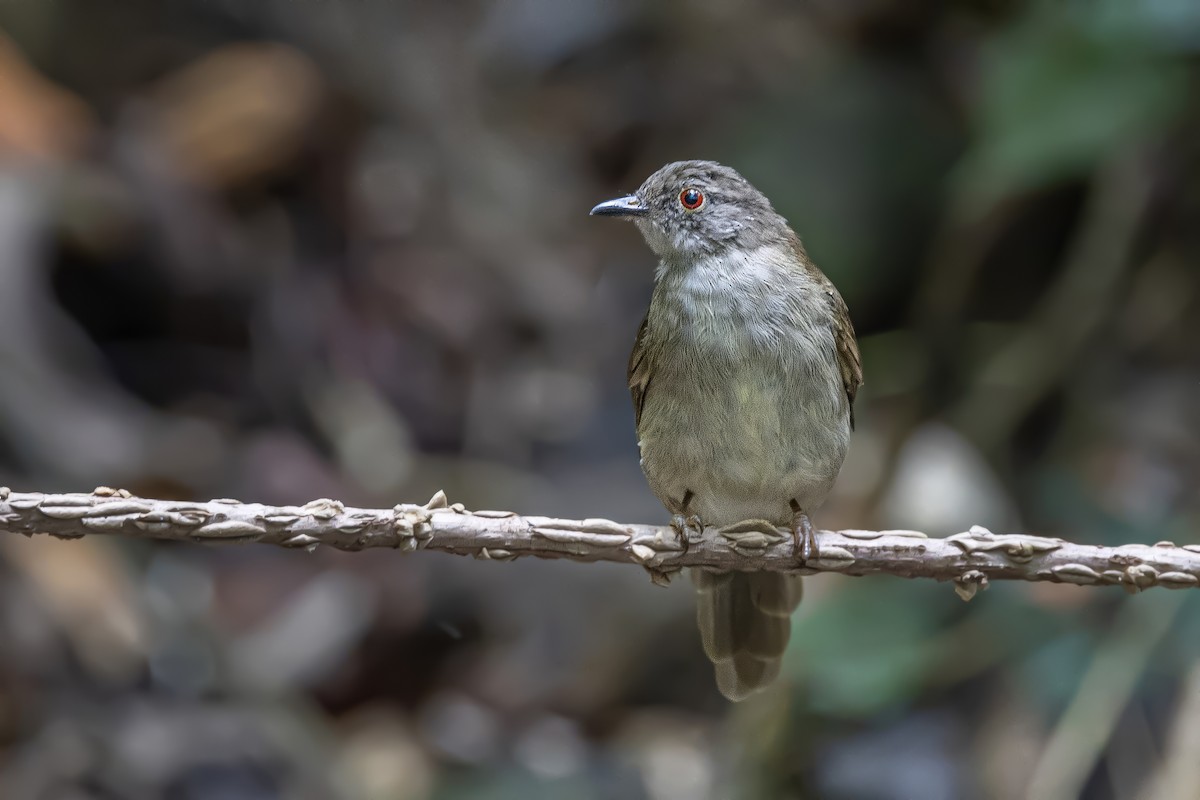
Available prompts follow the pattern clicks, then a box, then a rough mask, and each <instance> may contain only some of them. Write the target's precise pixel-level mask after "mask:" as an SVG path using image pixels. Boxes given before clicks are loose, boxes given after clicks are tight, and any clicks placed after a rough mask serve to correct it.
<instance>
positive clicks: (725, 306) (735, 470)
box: [592, 161, 862, 700]
mask: <svg viewBox="0 0 1200 800" xmlns="http://www.w3.org/2000/svg"><path fill="white" fill-rule="evenodd" d="M592 213H593V214H597V215H607V216H621V217H629V218H632V219H633V220H634V222H635V223H636V224H637V226H638V228H639V230H640V231H641V233H642V236H643V237H644V238H645V240H646V243H647V244H648V245H649V246H650V249H651V250H653V251H654V253H655V255H657V256H658V258H659V264H658V269H657V271H656V274H655V288H654V292H653V295H652V296H651V300H650V308H649V310H648V312H647V314H646V319H645V321H644V322H643V323H642V327H641V329H640V330H639V331H638V335H637V340H636V342H635V344H634V348H633V353H632V355H631V357H630V361H629V388H630V392H631V394H632V396H633V403H634V410H635V417H636V421H637V433H638V445H639V448H640V450H641V456H642V469H643V471H644V472H645V473H646V478H647V480H648V481H649V483H650V488H651V489H652V490H653V491H654V493H655V494H656V495H657V496H658V498H659V499H660V500H662V502H663V504H664V505H666V507H667V509H668V510H669V511H670V512H671V513H672V514H673V515H675V517H676V520H677V521H682V520H687V521H692V522H695V521H699V522H701V523H702V524H703V525H708V526H716V527H725V526H729V525H733V524H735V523H738V522H742V521H744V520H750V519H754V520H765V521H766V522H768V523H770V524H772V525H777V526H783V527H791V528H792V529H793V530H794V531H795V532H796V534H797V545H798V547H799V546H800V545H801V543H802V539H805V537H807V539H805V541H806V542H809V543H810V545H809V546H811V544H815V540H814V539H812V534H811V525H810V524H809V522H808V517H807V515H808V514H809V513H811V512H813V511H814V510H815V509H816V508H817V507H819V506H820V505H821V503H822V502H824V500H825V498H826V496H827V495H828V494H829V491H830V489H831V488H832V486H833V483H834V480H835V479H836V478H837V474H838V471H839V470H840V469H841V466H842V461H843V460H844V458H845V456H846V449H847V447H848V445H849V439H850V430H851V428H852V427H853V413H852V406H853V403H854V396H855V393H856V392H857V390H858V387H859V385H860V384H861V383H862V368H861V364H860V361H859V355H858V346H857V343H856V341H855V338H854V329H853V326H852V325H851V323H850V317H849V313H848V312H847V309H846V305H845V303H844V301H843V300H842V298H841V295H839V294H838V292H837V290H836V289H835V288H834V286H833V284H832V283H831V282H830V281H829V279H828V278H826V277H825V275H824V274H822V273H821V271H820V270H819V269H817V267H816V266H815V265H814V264H813V263H812V261H811V259H810V258H809V257H808V254H807V253H806V252H805V250H804V247H803V246H802V245H801V243H800V240H799V238H798V237H797V236H796V234H795V233H794V232H793V231H792V229H791V228H790V227H788V224H787V222H786V221H785V220H784V219H783V217H781V216H780V215H779V214H778V213H776V211H775V210H774V208H772V207H771V203H770V202H769V201H768V200H767V198H766V197H765V196H764V195H763V194H762V193H761V192H759V191H758V190H757V189H755V188H754V187H753V186H751V185H750V183H749V182H748V181H747V180H746V179H745V178H743V177H742V176H741V175H739V174H738V173H737V172H736V171H734V170H733V169H730V168H729V167H726V166H723V165H721V164H717V163H715V162H712V161H681V162H676V163H673V164H668V165H666V166H665V167H663V168H662V169H660V170H658V171H657V172H655V173H654V174H653V175H651V176H650V177H649V178H648V179H647V180H646V182H645V183H643V184H642V186H641V188H639V189H638V190H637V192H636V193H634V194H633V195H629V196H628V197H624V198H620V199H617V200H611V201H609V202H607V203H601V204H600V205H598V206H596V208H594V209H593V210H592ZM797 556H798V557H800V553H798V554H797ZM693 580H694V582H695V584H696V587H697V592H698V605H697V620H698V622H699V626H700V632H701V637H702V639H703V643H704V650H705V653H706V654H707V655H708V657H709V658H710V659H711V660H712V661H713V663H714V665H715V668H716V675H717V685H718V688H720V690H721V692H722V694H724V695H725V696H726V697H728V698H729V699H731V700H740V699H742V698H744V697H746V696H747V695H749V694H750V693H752V692H754V691H757V690H759V689H762V688H764V687H765V686H767V685H768V684H769V683H770V682H771V681H773V680H774V679H775V677H776V676H777V675H778V673H779V667H780V662H781V659H782V655H783V652H784V650H785V648H786V647H787V641H788V635H789V632H790V629H791V620H790V617H791V612H792V610H793V609H794V608H795V606H796V604H797V603H798V602H799V599H800V583H799V578H798V577H795V576H789V575H785V574H782V573H768V572H762V573H712V572H697V571H694V572H693Z"/></svg>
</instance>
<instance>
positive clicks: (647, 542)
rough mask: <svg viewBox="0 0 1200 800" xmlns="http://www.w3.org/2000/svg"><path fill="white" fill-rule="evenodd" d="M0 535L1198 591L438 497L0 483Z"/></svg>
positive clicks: (958, 542) (1077, 558) (1158, 561)
mask: <svg viewBox="0 0 1200 800" xmlns="http://www.w3.org/2000/svg"><path fill="white" fill-rule="evenodd" d="M0 532H8V533H23V534H25V535H27V536H32V535H33V534H35V533H48V534H50V535H52V536H58V537H61V538H75V537H79V536H85V535H88V534H107V535H110V536H127V537H134V538H143V539H172V540H177V541H190V542H208V543H232V542H261V543H265V544H275V545H282V546H284V547H300V548H306V549H309V550H312V549H315V548H316V547H317V546H319V545H328V546H330V547H336V548H338V549H339V550H362V549H365V548H368V547H391V548H396V549H399V550H403V551H413V550H441V551H443V552H447V553H454V554H456V555H470V556H474V557H476V558H484V559H490V560H493V561H507V560H510V559H513V558H517V557H520V556H537V557H539V558H567V559H571V560H573V561H615V562H620V563H627V564H637V565H640V566H642V567H645V568H646V569H647V570H648V571H649V572H650V574H651V577H652V578H653V579H654V580H655V582H656V583H665V582H666V581H667V580H669V579H670V577H671V576H672V575H673V574H675V573H677V572H678V571H679V570H680V569H682V568H683V567H709V568H713V569H722V570H772V571H778V572H796V573H798V574H812V573H814V572H837V573H841V574H844V575H877V574H878V575H884V574H886V575H896V576H900V577H904V578H933V579H934V580H939V581H953V582H954V584H955V591H957V592H958V593H959V596H961V597H962V598H963V599H964V600H969V599H970V598H971V597H972V596H974V594H975V592H976V590H977V589H978V588H979V587H981V586H983V587H986V586H987V583H988V581H989V580H1026V581H1051V582H1055V583H1075V584H1081V585H1117V586H1122V587H1124V588H1125V589H1126V590H1128V591H1130V592H1137V591H1140V590H1142V589H1148V588H1150V587H1152V586H1163V587H1166V588H1168V589H1186V588H1192V587H1196V586H1200V545H1195V544H1189V545H1184V546H1182V547H1179V546H1176V545H1174V544H1172V543H1170V542H1159V543H1157V544H1155V545H1143V544H1128V545H1122V546H1120V547H1097V546H1093V545H1082V544H1073V543H1071V542H1066V541H1063V540H1061V539H1048V538H1043V537H1040V536H1029V535H1025V534H1004V535H1001V534H993V533H991V532H990V531H988V530H987V529H985V528H982V527H979V526H975V527H972V528H971V530H969V531H965V532H963V533H956V534H954V535H953V536H948V537H946V538H944V539H934V538H929V537H927V536H926V535H925V534H923V533H918V532H916V531H857V530H845V531H821V532H820V533H819V539H820V554H821V557H820V558H819V559H817V560H814V561H810V562H809V563H808V564H806V565H805V566H804V567H803V568H797V561H796V558H795V556H794V554H793V550H792V538H791V534H790V533H789V532H787V531H781V530H778V529H776V528H774V527H773V526H770V525H768V524H767V523H765V522H762V523H754V522H747V523H741V524H739V525H735V526H730V527H728V528H723V529H714V528H709V529H706V530H705V532H704V535H703V536H702V537H698V538H696V539H694V540H692V541H690V542H689V544H688V547H687V548H684V547H682V546H681V545H680V543H679V539H678V537H677V535H676V533H675V531H674V530H672V529H671V528H670V527H660V526H654V525H627V524H623V523H618V522H611V521H609V520H606V519H585V520H567V519H555V518H552V517H524V516H518V515H517V514H514V513H512V512H508V511H474V512H471V511H467V510H466V509H464V508H463V507H462V505H461V504H457V503H456V504H454V505H450V504H448V503H447V501H446V496H445V494H443V493H442V492H438V493H437V494H436V495H434V496H433V499H431V500H430V501H429V502H428V503H426V504H424V505H408V504H402V505H398V506H396V507H394V508H390V509H363V508H349V507H346V506H343V505H342V504H341V503H339V502H337V501H335V500H314V501H313V502H311V503H307V504H306V505H303V506H265V505H261V504H258V503H241V502H238V501H236V500H212V501H209V502H207V503H189V502H179V501H174V500H147V499H143V498H140V497H133V496H131V495H130V494H129V493H128V492H126V491H124V490H119V489H109V488H107V487H101V488H98V489H96V491H95V492H93V493H92V494H41V493H36V492H30V493H22V492H12V491H10V490H9V489H7V488H3V487H0Z"/></svg>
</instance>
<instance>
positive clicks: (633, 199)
mask: <svg viewBox="0 0 1200 800" xmlns="http://www.w3.org/2000/svg"><path fill="white" fill-rule="evenodd" d="M648 213H650V210H649V209H648V208H646V207H645V206H644V205H642V201H641V200H639V199H638V196H637V195H636V194H631V195H628V196H626V197H618V198H617V199H616V200H605V201H604V202H603V203H601V204H600V205H598V206H596V207H595V208H593V209H592V211H591V216H593V217H644V216H646V214H648Z"/></svg>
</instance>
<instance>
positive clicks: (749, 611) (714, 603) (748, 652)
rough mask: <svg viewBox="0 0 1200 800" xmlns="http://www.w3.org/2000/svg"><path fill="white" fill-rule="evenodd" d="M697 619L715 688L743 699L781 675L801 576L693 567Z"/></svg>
mask: <svg viewBox="0 0 1200 800" xmlns="http://www.w3.org/2000/svg"><path fill="white" fill-rule="evenodd" d="M691 573H692V582H693V583H694V584H695V585H696V621H697V622H699V624H700V638H701V639H702V640H703V642H704V652H705V654H706V655H707V656H708V657H709V659H710V660H711V661H712V662H713V666H714V667H715V668H716V673H717V688H718V689H720V690H721V694H723V695H725V697H727V698H729V699H730V700H744V699H745V698H746V697H748V696H749V695H751V694H753V693H754V692H757V691H759V690H761V689H764V688H766V687H767V686H768V685H770V683H771V682H772V681H774V680H775V678H776V677H777V676H778V675H779V667H780V664H781V663H782V662H783V651H784V650H786V649H787V643H788V636H789V635H790V633H791V629H792V621H791V617H792V612H793V611H794V610H795V609H796V606H797V605H798V604H799V603H800V576H798V575H786V574H784V573H781V572H709V571H706V570H699V569H693V570H692V571H691Z"/></svg>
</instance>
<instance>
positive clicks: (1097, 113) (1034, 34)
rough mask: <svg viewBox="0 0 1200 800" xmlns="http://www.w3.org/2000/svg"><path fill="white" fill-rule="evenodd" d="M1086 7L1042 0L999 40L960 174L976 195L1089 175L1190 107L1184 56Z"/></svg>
mask: <svg viewBox="0 0 1200 800" xmlns="http://www.w3.org/2000/svg"><path fill="white" fill-rule="evenodd" d="M1101 5H1102V4H1101ZM1089 8H1090V7H1089ZM1082 13H1086V12H1082ZM1082 13H1081V14H1074V15H1072V14H1070V13H1068V12H1067V11H1065V10H1063V9H1061V8H1060V7H1058V5H1057V4H1055V5H1054V6H1053V7H1052V6H1049V5H1045V4H1042V5H1040V6H1038V10H1036V11H1034V12H1033V13H1032V14H1031V15H1030V16H1029V17H1027V18H1026V19H1025V20H1023V21H1022V22H1021V23H1019V24H1018V25H1017V27H1016V28H1014V29H1013V30H1012V31H1011V32H1010V33H1009V34H1008V35H1007V36H1004V37H1001V38H1000V39H999V40H998V41H997V43H996V45H995V47H994V49H993V50H992V52H991V53H990V56H989V57H988V58H987V59H986V64H985V71H984V75H983V78H982V80H981V87H982V88H981V92H980V95H979V99H978V105H977V106H976V109H975V124H976V126H977V128H978V136H979V139H978V143H977V144H976V146H975V147H974V148H973V149H972V151H971V152H969V153H968V154H967V156H966V158H965V159H964V160H963V163H962V164H961V165H960V167H959V172H958V175H957V180H958V182H959V183H960V188H961V189H964V190H966V192H967V193H968V194H975V195H976V196H979V195H984V196H994V195H995V194H999V193H1002V192H1005V191H1012V190H1017V189H1025V188H1034V187H1037V186H1040V185H1045V184H1048V183H1053V182H1055V181H1058V180H1061V179H1063V178H1065V177H1070V176H1074V175H1079V174H1083V173H1084V172H1086V171H1087V170H1088V169H1090V168H1091V167H1092V166H1093V165H1095V164H1096V163H1097V162H1098V161H1100V160H1101V159H1103V158H1105V157H1106V156H1107V155H1108V154H1109V153H1111V152H1112V151H1113V150H1115V149H1117V148H1120V147H1121V146H1123V145H1126V144H1128V143H1130V142H1134V141H1139V140H1142V139H1144V138H1146V137H1147V136H1149V135H1151V134H1153V133H1155V132H1157V131H1160V130H1161V129H1163V128H1164V127H1165V126H1166V125H1168V124H1169V123H1170V122H1171V120H1172V119H1173V118H1174V117H1175V115H1176V114H1177V113H1178V112H1179V111H1180V110H1181V109H1182V108H1183V107H1184V104H1185V101H1186V98H1187V94H1186V93H1187V82H1186V74H1185V73H1184V72H1183V64H1182V63H1180V62H1177V61H1174V60H1172V59H1171V58H1169V57H1168V53H1166V52H1164V51H1162V50H1160V49H1157V48H1156V47H1155V46H1154V43H1153V42H1152V41H1151V40H1150V39H1148V38H1147V37H1145V36H1144V35H1142V34H1139V33H1138V32H1137V30H1136V29H1135V28H1133V27H1127V28H1123V29H1120V30H1121V31H1123V32H1124V35H1117V31H1115V30H1109V29H1101V28H1100V26H1099V25H1098V20H1099V17H1100V16H1101V12H1100V11H1099V10H1096V11H1095V12H1094V13H1095V15H1096V19H1091V18H1088V17H1086V16H1082Z"/></svg>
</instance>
